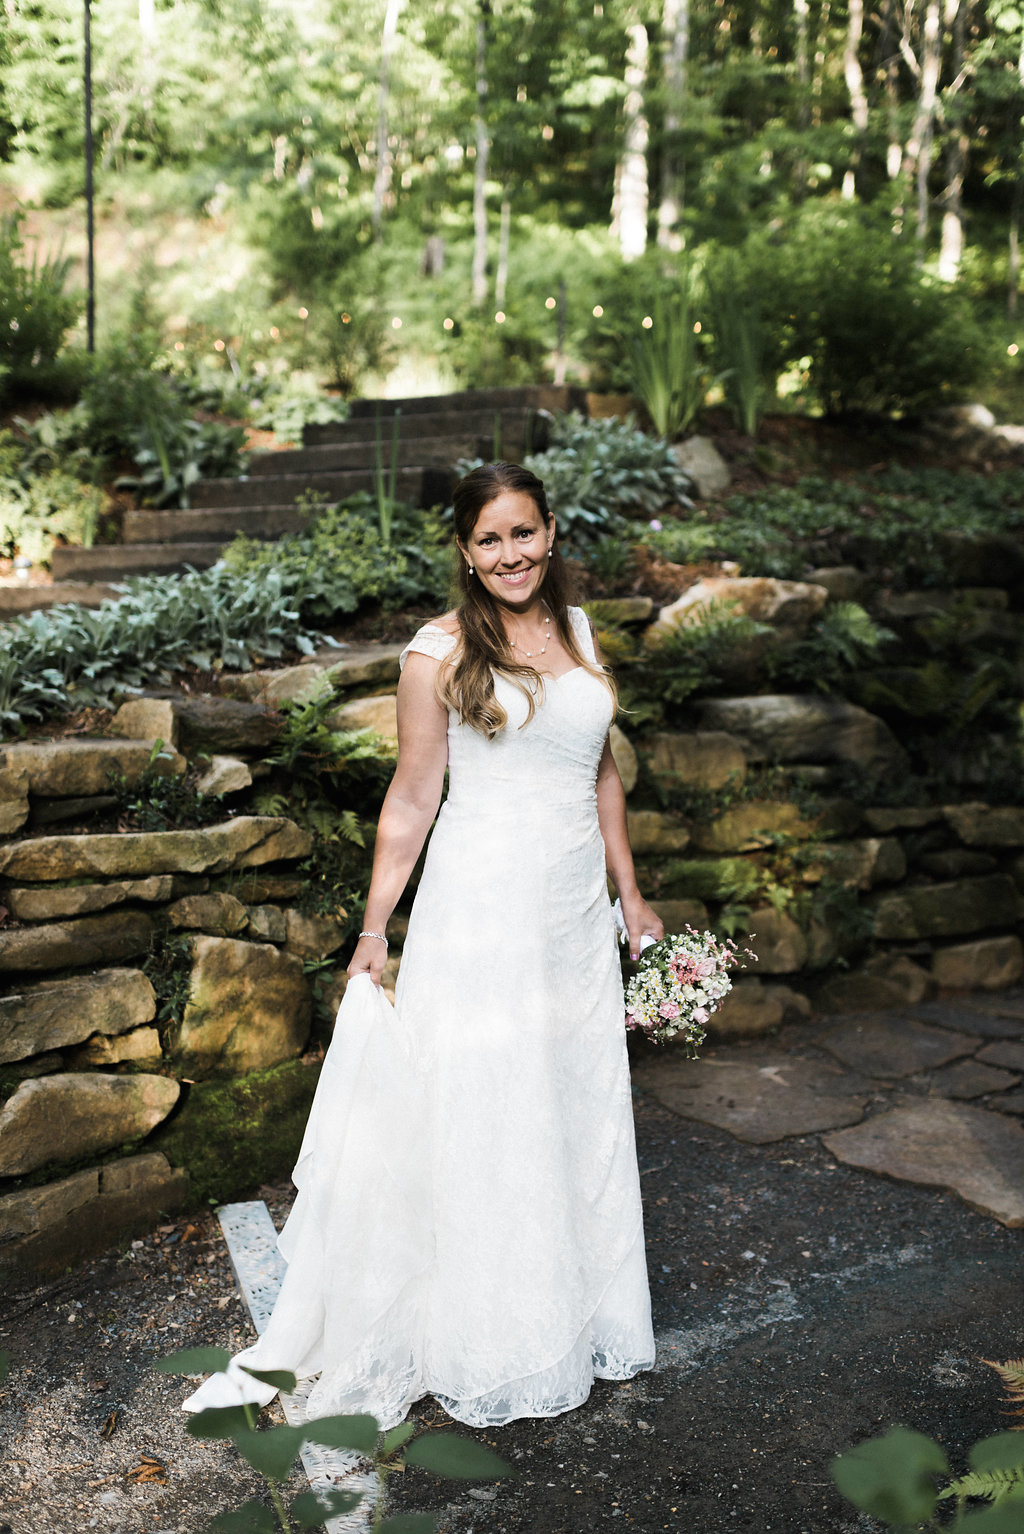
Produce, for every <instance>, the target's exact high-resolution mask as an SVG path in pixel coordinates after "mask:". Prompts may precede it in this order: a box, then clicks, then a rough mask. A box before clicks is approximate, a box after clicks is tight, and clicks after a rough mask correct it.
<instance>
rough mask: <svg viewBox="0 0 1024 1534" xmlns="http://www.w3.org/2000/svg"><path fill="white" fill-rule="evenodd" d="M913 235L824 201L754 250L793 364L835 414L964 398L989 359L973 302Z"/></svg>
mask: <svg viewBox="0 0 1024 1534" xmlns="http://www.w3.org/2000/svg"><path fill="white" fill-rule="evenodd" d="M916 260H917V252H916V248H915V245H914V242H913V240H912V239H911V238H910V237H909V236H908V237H907V238H905V239H900V238H897V237H896V236H894V235H893V234H892V232H891V230H890V229H889V228H888V226H887V224H886V223H884V222H879V221H878V218H877V216H876V215H874V214H872V213H871V212H869V211H865V210H863V209H861V208H860V207H859V206H858V205H856V204H847V203H843V204H836V203H834V202H832V201H830V200H824V199H815V200H814V201H811V202H808V203H805V204H804V206H803V207H802V208H801V209H800V211H799V213H797V214H795V215H793V216H791V217H790V218H789V219H787V221H786V223H785V224H784V226H782V227H781V228H769V229H768V230H766V231H765V232H763V233H758V234H757V235H755V236H753V237H752V238H751V240H750V241H749V242H748V244H747V246H746V249H745V251H744V263H745V266H746V270H747V273H748V279H747V281H748V285H749V291H750V292H751V294H752V296H753V297H756V300H757V302H758V304H759V307H760V310H761V313H762V314H763V315H764V316H765V320H766V325H767V327H768V329H769V330H770V331H772V332H773V335H774V345H773V347H772V346H769V350H772V349H774V350H775V352H776V354H777V355H779V354H781V360H782V361H783V362H784V363H788V364H790V365H793V366H799V365H802V364H803V365H805V366H806V370H807V375H808V380H809V384H810V387H811V389H812V391H813V393H814V395H815V396H816V398H817V400H818V401H819V403H820V405H821V407H822V409H823V410H824V411H825V412H826V413H827V414H830V415H842V414H848V413H850V412H854V411H882V412H891V411H897V412H906V411H912V410H919V409H921V408H923V407H926V406H930V405H935V404H938V403H941V402H942V401H944V400H955V399H960V398H963V396H964V394H965V391H967V390H969V388H970V385H971V383H972V381H973V380H974V378H975V377H976V376H977V375H978V373H979V371H980V369H981V367H982V362H983V357H982V347H981V345H980V343H979V338H978V335H977V332H976V328H975V326H974V323H973V320H972V319H971V316H970V312H969V310H968V308H967V306H966V303H965V301H964V300H963V298H962V297H961V296H960V295H958V294H957V293H955V292H953V291H951V290H950V289H948V288H946V287H944V286H942V285H940V284H938V283H936V282H933V281H932V280H931V279H930V278H929V277H928V276H927V275H926V274H925V273H924V272H923V271H922V270H921V269H920V268H919V267H918V266H917V264H916Z"/></svg>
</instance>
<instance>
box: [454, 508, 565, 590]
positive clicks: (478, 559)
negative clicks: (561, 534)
mask: <svg viewBox="0 0 1024 1534" xmlns="http://www.w3.org/2000/svg"><path fill="white" fill-rule="evenodd" d="M554 539H555V519H554V518H553V517H552V519H551V521H550V522H545V521H544V518H543V517H542V516H541V514H540V511H539V509H538V507H537V503H536V501H535V500H534V499H533V497H532V496H530V495H527V494H526V492H525V491H524V490H503V491H502V492H501V494H500V495H497V496H495V498H494V500H493V501H488V502H487V505H486V506H484V507H483V509H482V510H481V512H480V515H479V517H478V518H477V521H476V526H475V527H474V528H473V531H472V532H471V533H470V535H469V539H468V540H467V542H465V543H463V542H462V541H461V540H459V549H460V550H461V552H462V555H463V557H464V558H465V559H466V560H467V561H468V562H469V564H471V565H473V566H474V567H475V569H476V578H477V579H478V580H479V581H480V583H481V585H483V586H485V587H486V588H487V590H488V591H489V592H490V593H491V595H492V596H493V597H494V598H495V599H496V600H497V601H499V602H501V603H503V604H504V606H506V607H512V608H515V609H517V610H518V611H520V612H522V611H524V610H525V609H527V608H529V607H531V606H532V605H533V603H534V602H536V601H537V600H538V598H539V596H540V588H541V586H542V585H543V583H544V577H545V576H546V575H547V569H548V551H549V550H550V548H551V545H552V543H553V542H554Z"/></svg>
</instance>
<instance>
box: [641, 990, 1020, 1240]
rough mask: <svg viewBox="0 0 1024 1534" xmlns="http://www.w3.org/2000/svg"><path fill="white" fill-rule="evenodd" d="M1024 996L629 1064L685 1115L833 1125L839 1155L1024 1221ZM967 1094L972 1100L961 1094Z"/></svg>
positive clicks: (716, 1121) (936, 1004) (729, 1123)
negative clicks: (1022, 1118)
mask: <svg viewBox="0 0 1024 1534" xmlns="http://www.w3.org/2000/svg"><path fill="white" fill-rule="evenodd" d="M1022 1077H1024V992H1021V991H1014V992H1007V993H1005V994H1004V995H1002V996H991V997H989V996H986V997H974V996H972V997H970V998H967V999H964V1000H962V1001H959V1000H954V1001H932V1002H925V1003H922V1004H919V1005H917V1006H908V1007H907V1008H906V1009H904V1010H901V1011H891V1012H878V1013H871V1014H865V1015H863V1016H851V1017H844V1018H843V1019H842V1020H841V1021H839V1022H826V1023H821V1022H817V1023H801V1024H799V1025H794V1026H791V1027H788V1028H785V1029H783V1030H782V1031H781V1033H780V1034H779V1036H778V1037H777V1038H776V1039H775V1040H774V1041H771V1042H770V1043H766V1042H765V1041H763V1040H760V1041H758V1043H757V1044H756V1045H749V1044H748V1045H742V1044H733V1045H724V1044H723V1045H719V1046H717V1047H716V1048H712V1049H709V1050H706V1051H705V1054H704V1056H703V1058H702V1059H701V1060H699V1061H695V1060H676V1059H674V1058H673V1057H672V1055H671V1053H670V1052H667V1053H666V1054H665V1055H664V1056H663V1057H652V1056H648V1057H647V1058H646V1059H645V1060H644V1062H643V1063H642V1064H640V1065H639V1066H637V1067H636V1068H635V1069H634V1072H633V1079H634V1082H635V1084H636V1085H637V1086H640V1087H643V1088H644V1089H646V1090H647V1091H649V1092H651V1093H652V1094H653V1095H654V1096H655V1097H656V1098H657V1100H658V1102H660V1103H662V1104H663V1105H664V1107H666V1108H668V1109H669V1110H670V1111H671V1112H672V1113H676V1114H678V1115H679V1117H680V1118H684V1119H692V1120H695V1121H696V1122H698V1123H702V1124H713V1125H714V1126H715V1127H716V1128H718V1129H724V1130H726V1131H727V1132H728V1133H729V1134H731V1135H734V1136H735V1137H736V1139H738V1140H744V1141H746V1142H747V1143H748V1144H753V1145H767V1144H771V1143H772V1142H775V1141H779V1140H784V1139H786V1138H788V1137H790V1136H799V1135H807V1134H814V1133H820V1132H822V1131H828V1130H835V1131H838V1133H832V1134H826V1135H825V1138H824V1141H823V1143H824V1145H825V1146H826V1148H827V1149H828V1150H829V1151H830V1152H831V1153H832V1155H834V1156H835V1157H836V1158H837V1159H838V1160H839V1161H843V1162H846V1163H847V1164H849V1165H851V1166H857V1167H862V1168H865V1169H866V1170H869V1171H872V1172H877V1173H880V1174H881V1175H883V1176H887V1177H896V1178H901V1179H902V1180H904V1181H907V1182H916V1183H924V1184H927V1185H930V1186H933V1187H938V1188H946V1189H948V1190H949V1191H950V1192H953V1193H957V1194H958V1195H959V1196H960V1197H961V1198H962V1199H964V1201H965V1202H966V1203H968V1204H969V1205H970V1206H971V1208H972V1209H977V1210H978V1211H979V1212H980V1213H982V1214H986V1215H989V1216H991V1217H992V1218H993V1219H996V1220H999V1221H1000V1222H1001V1223H1002V1224H1003V1225H1006V1226H1008V1227H1011V1228H1014V1227H1017V1226H1021V1225H1024V1129H1022V1127H1021V1125H1020V1124H1019V1123H1018V1122H1017V1117H1018V1116H1019V1115H1020V1114H1021V1113H1022V1111H1024V1109H1022V1106H1021V1103H1022V1100H1024V1093H1020V1092H1014V1091H1013V1089H1014V1088H1016V1087H1019V1086H1020V1083H1021V1079H1022ZM965 1099H966V1100H967V1101H964V1100H965Z"/></svg>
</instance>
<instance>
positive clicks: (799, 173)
mask: <svg viewBox="0 0 1024 1534" xmlns="http://www.w3.org/2000/svg"><path fill="white" fill-rule="evenodd" d="M793 14H794V16H795V17H796V89H797V118H796V120H797V128H798V130H799V132H800V136H801V139H803V138H804V137H805V136H806V134H807V130H808V128H809V127H810V125H811V63H810V52H809V47H808V27H809V22H810V14H811V8H810V5H809V3H808V0H793ZM806 183H807V156H806V155H805V154H804V153H803V151H802V150H800V151H798V153H797V157H796V159H795V161H794V163H793V195H794V197H795V198H796V199H797V201H799V200H800V199H801V198H802V197H803V195H804V189H805V186H806Z"/></svg>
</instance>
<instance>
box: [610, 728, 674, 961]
mask: <svg viewBox="0 0 1024 1534" xmlns="http://www.w3.org/2000/svg"><path fill="white" fill-rule="evenodd" d="M597 819H598V824H599V825H600V827H601V835H602V837H603V838H604V853H605V863H606V865H607V868H608V872H609V873H610V874H611V876H612V880H613V881H614V884H615V888H616V890H617V891H618V896H619V901H620V903H621V905H622V916H623V919H624V921H625V923H626V931H627V933H628V934H629V957H630V958H631V959H638V958H639V957H640V938H641V936H642V935H643V934H644V933H649V934H650V936H651V937H654V938H662V937H664V936H665V926H664V923H663V922H662V920H661V918H660V917H659V916H658V915H657V914H656V913H655V912H654V911H653V910H652V909H651V907H650V906H649V905H648V904H647V901H646V900H644V898H643V896H642V895H641V894H640V890H639V889H638V887H637V882H636V873H635V871H634V869H633V853H632V851H631V849H630V845H629V832H628V831H627V829H626V795H625V793H624V792H623V788H622V779H621V778H620V777H619V769H618V768H617V767H616V765H615V758H614V757H613V756H612V748H611V742H610V741H607V740H606V741H605V743H604V751H603V753H602V755H601V764H600V766H599V767H598V769H597Z"/></svg>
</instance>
